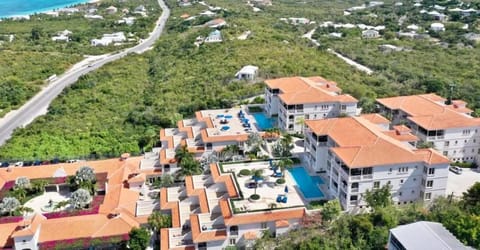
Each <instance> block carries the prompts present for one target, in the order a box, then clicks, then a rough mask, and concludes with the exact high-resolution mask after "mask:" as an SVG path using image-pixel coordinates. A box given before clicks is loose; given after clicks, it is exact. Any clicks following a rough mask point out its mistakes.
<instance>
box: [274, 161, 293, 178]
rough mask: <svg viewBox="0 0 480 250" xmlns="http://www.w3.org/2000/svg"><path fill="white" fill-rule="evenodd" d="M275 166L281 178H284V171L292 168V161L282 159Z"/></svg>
mask: <svg viewBox="0 0 480 250" xmlns="http://www.w3.org/2000/svg"><path fill="white" fill-rule="evenodd" d="M277 166H278V167H279V168H280V170H281V171H282V176H285V170H286V169H290V168H291V167H293V161H292V159H290V158H283V159H281V160H280V161H279V162H278V165H277Z"/></svg>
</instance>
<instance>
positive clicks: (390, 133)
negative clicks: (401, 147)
mask: <svg viewBox="0 0 480 250" xmlns="http://www.w3.org/2000/svg"><path fill="white" fill-rule="evenodd" d="M383 133H384V134H386V135H388V136H390V137H392V138H393V139H395V140H398V141H404V142H413V141H418V137H416V136H415V135H413V134H411V133H406V134H405V133H404V134H400V133H398V132H397V131H394V130H391V131H383Z"/></svg>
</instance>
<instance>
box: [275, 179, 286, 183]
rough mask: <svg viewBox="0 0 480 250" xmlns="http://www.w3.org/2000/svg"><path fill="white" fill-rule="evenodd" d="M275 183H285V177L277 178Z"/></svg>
mask: <svg viewBox="0 0 480 250" xmlns="http://www.w3.org/2000/svg"><path fill="white" fill-rule="evenodd" d="M275 183H277V184H285V179H283V178H280V179H277V180H276V181H275Z"/></svg>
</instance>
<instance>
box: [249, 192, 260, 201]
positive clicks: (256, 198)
mask: <svg viewBox="0 0 480 250" xmlns="http://www.w3.org/2000/svg"><path fill="white" fill-rule="evenodd" d="M250 199H252V200H255V201H256V200H259V199H260V195H258V194H252V195H250Z"/></svg>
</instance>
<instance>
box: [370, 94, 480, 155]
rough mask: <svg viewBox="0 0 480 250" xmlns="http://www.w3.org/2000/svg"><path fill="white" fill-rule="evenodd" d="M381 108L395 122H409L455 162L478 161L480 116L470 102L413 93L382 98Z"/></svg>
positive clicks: (419, 133) (379, 100)
mask: <svg viewBox="0 0 480 250" xmlns="http://www.w3.org/2000/svg"><path fill="white" fill-rule="evenodd" d="M377 103H378V104H379V109H380V112H381V113H383V114H384V115H385V116H387V117H389V118H390V119H391V121H392V124H394V125H396V124H405V125H406V126H408V127H410V128H411V129H412V131H413V134H414V135H416V136H417V137H418V138H419V139H420V140H421V141H423V142H428V143H433V148H435V149H436V150H438V151H439V152H440V153H442V154H443V155H445V156H447V157H448V158H449V159H450V160H451V161H453V162H477V163H478V160H479V156H480V119H478V118H474V117H472V116H471V115H470V114H471V113H472V110H470V109H468V108H467V107H466V102H464V101H461V100H453V101H452V103H451V104H445V103H446V99H444V98H442V97H440V96H438V95H435V94H425V95H412V96H399V97H391V98H383V99H378V100H377Z"/></svg>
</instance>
